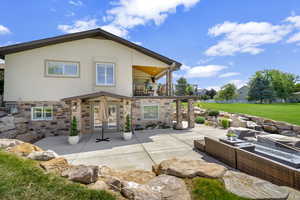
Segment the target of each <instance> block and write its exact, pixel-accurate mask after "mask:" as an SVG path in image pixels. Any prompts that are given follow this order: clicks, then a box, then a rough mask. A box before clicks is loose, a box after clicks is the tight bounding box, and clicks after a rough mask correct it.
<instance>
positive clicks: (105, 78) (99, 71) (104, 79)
mask: <svg viewBox="0 0 300 200" xmlns="http://www.w3.org/2000/svg"><path fill="white" fill-rule="evenodd" d="M96 85H100V86H101V85H104V86H112V85H115V64H114V63H96Z"/></svg>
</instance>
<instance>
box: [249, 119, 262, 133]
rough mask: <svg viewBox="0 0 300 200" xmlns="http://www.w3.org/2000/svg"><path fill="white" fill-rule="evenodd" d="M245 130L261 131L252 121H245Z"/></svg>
mask: <svg viewBox="0 0 300 200" xmlns="http://www.w3.org/2000/svg"><path fill="white" fill-rule="evenodd" d="M247 128H249V129H254V130H257V131H262V127H261V126H259V125H258V124H257V123H255V122H253V121H247Z"/></svg>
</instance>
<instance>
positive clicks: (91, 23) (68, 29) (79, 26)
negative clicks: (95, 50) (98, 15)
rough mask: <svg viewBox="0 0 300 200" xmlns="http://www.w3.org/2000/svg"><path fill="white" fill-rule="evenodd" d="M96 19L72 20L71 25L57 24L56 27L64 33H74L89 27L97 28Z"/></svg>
mask: <svg viewBox="0 0 300 200" xmlns="http://www.w3.org/2000/svg"><path fill="white" fill-rule="evenodd" d="M98 27H99V26H98V25H97V20H96V19H90V20H77V21H75V22H74V24H73V25H58V27H57V28H58V29H59V30H61V31H62V32H64V33H75V32H80V31H86V30H89V29H95V28H98Z"/></svg>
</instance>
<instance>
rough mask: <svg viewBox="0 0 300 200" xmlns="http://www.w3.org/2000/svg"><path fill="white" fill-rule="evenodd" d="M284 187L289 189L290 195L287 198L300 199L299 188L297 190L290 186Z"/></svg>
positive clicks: (289, 199)
mask: <svg viewBox="0 0 300 200" xmlns="http://www.w3.org/2000/svg"><path fill="white" fill-rule="evenodd" d="M282 188H284V189H286V190H287V191H289V193H290V194H289V197H288V199H287V200H299V199H300V192H299V191H298V190H295V189H293V188H290V187H286V186H282Z"/></svg>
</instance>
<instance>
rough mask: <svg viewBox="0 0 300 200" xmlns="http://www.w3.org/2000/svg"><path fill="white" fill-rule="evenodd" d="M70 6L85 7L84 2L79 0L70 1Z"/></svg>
mask: <svg viewBox="0 0 300 200" xmlns="http://www.w3.org/2000/svg"><path fill="white" fill-rule="evenodd" d="M69 4H71V5H73V6H83V3H82V1H79V0H70V1H69Z"/></svg>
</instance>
